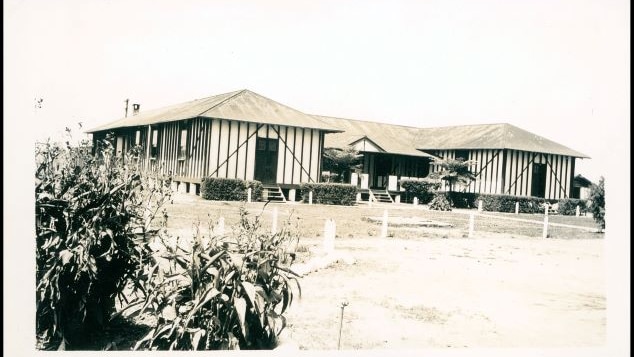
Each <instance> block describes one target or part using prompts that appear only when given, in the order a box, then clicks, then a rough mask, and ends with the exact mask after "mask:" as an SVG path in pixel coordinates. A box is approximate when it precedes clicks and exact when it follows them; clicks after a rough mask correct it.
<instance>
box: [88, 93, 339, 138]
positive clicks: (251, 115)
mask: <svg viewBox="0 0 634 357" xmlns="http://www.w3.org/2000/svg"><path fill="white" fill-rule="evenodd" d="M197 117H202V118H218V119H230V120H237V121H246V122H254V123H263V124H273V125H286V126H295V127H302V128H312V129H321V130H325V131H328V132H336V131H338V130H337V128H335V127H332V126H330V125H328V124H327V123H325V122H323V121H321V120H319V119H317V118H315V117H314V116H311V115H308V114H304V113H302V112H300V111H298V110H295V109H293V108H290V107H287V106H285V105H283V104H280V103H278V102H276V101H273V100H271V99H268V98H266V97H263V96H261V95H259V94H257V93H254V92H251V91H249V90H246V89H243V90H240V91H235V92H230V93H224V94H219V95H215V96H211V97H207V98H202V99H196V100H192V101H189V102H186V103H181V104H176V105H172V106H168V107H164V108H159V109H155V110H149V111H141V112H140V113H139V114H137V115H133V116H129V117H127V118H123V119H119V120H116V121H113V122H111V123H108V124H105V125H102V126H99V127H96V128H93V129H90V130H88V131H87V132H88V133H94V132H97V131H103V130H110V129H115V128H126V127H135V126H144V125H151V124H159V123H166V122H172V121H177V120H184V119H191V118H197Z"/></svg>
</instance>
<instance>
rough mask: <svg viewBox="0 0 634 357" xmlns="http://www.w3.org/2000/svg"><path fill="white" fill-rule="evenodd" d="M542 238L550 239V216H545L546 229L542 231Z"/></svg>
mask: <svg viewBox="0 0 634 357" xmlns="http://www.w3.org/2000/svg"><path fill="white" fill-rule="evenodd" d="M542 238H548V215H545V216H544V229H543V230H542Z"/></svg>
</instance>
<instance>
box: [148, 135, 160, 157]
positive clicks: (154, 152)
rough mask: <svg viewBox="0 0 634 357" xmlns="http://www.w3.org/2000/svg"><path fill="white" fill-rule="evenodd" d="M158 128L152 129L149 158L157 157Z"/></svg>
mask: <svg viewBox="0 0 634 357" xmlns="http://www.w3.org/2000/svg"><path fill="white" fill-rule="evenodd" d="M158 134H159V132H158V129H152V143H151V145H152V146H151V147H150V158H152V159H156V158H157V157H158V153H159V150H158Z"/></svg>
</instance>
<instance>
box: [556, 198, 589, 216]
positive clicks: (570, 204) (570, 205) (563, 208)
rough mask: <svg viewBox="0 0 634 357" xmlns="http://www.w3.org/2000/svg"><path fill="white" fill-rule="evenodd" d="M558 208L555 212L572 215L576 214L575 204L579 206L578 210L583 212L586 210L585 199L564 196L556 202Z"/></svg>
mask: <svg viewBox="0 0 634 357" xmlns="http://www.w3.org/2000/svg"><path fill="white" fill-rule="evenodd" d="M558 204H559V208H558V209H557V212H558V213H559V214H561V215H564V216H574V215H576V214H577V206H579V212H580V213H585V212H586V211H587V208H586V201H585V200H580V199H576V198H564V199H562V200H559V202H558Z"/></svg>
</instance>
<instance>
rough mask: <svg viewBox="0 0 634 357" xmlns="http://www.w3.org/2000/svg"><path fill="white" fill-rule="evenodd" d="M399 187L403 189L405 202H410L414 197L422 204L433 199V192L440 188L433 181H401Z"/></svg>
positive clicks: (436, 182) (438, 183) (438, 184)
mask: <svg viewBox="0 0 634 357" xmlns="http://www.w3.org/2000/svg"><path fill="white" fill-rule="evenodd" d="M400 185H401V187H402V188H403V189H405V200H406V201H408V202H409V201H411V200H413V199H414V197H417V198H418V201H419V202H420V203H422V204H427V203H429V201H431V199H432V198H433V197H434V193H433V192H434V191H435V190H437V189H438V188H439V187H440V182H439V181H433V180H421V181H418V180H401V182H400Z"/></svg>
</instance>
